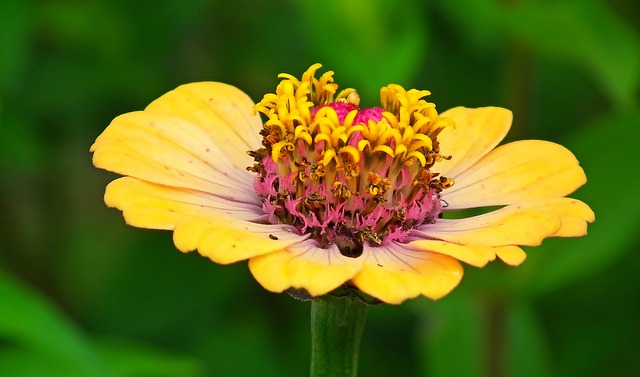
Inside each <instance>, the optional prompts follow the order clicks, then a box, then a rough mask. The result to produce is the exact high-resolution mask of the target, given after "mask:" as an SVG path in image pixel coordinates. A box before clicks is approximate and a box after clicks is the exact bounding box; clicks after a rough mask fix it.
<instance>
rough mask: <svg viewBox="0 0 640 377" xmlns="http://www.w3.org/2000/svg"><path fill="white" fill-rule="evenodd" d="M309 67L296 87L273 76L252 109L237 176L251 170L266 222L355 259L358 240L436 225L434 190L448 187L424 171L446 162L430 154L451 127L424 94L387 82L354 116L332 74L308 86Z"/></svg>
mask: <svg viewBox="0 0 640 377" xmlns="http://www.w3.org/2000/svg"><path fill="white" fill-rule="evenodd" d="M319 68H320V65H319V64H315V65H313V66H311V67H310V68H309V70H307V72H305V73H304V74H303V75H302V78H301V79H300V80H298V79H297V78H295V77H293V76H291V75H288V74H282V75H280V77H281V78H282V79H283V80H282V81H281V82H280V84H279V85H278V86H277V88H276V93H275V94H273V93H270V94H267V95H265V96H264V98H263V99H262V101H260V102H259V103H258V104H256V105H255V107H254V111H255V112H260V113H262V114H264V116H266V118H267V120H266V121H265V123H264V127H263V129H262V130H261V131H260V135H261V136H262V138H263V140H262V147H261V148H259V149H257V150H255V151H249V152H248V153H249V155H250V156H251V157H253V159H254V161H255V163H254V165H253V166H250V167H247V170H249V171H251V172H254V173H256V183H255V185H254V186H255V187H256V193H257V195H258V196H260V197H261V198H262V199H263V201H264V203H265V211H266V212H267V213H269V214H270V220H269V221H271V222H277V223H282V224H287V225H292V226H293V227H294V228H295V229H297V230H298V232H300V233H308V234H310V235H311V237H312V238H313V239H315V240H316V241H317V242H318V244H319V246H321V247H326V246H328V245H329V244H335V245H337V246H338V248H339V250H340V251H341V253H342V254H343V255H345V256H349V257H354V258H356V257H358V256H360V255H361V254H362V251H363V245H364V244H365V243H366V244H368V245H369V246H371V247H376V246H380V245H384V244H385V243H389V242H394V241H402V240H403V239H404V238H406V237H407V235H408V232H409V231H410V230H411V228H412V227H414V226H417V225H420V224H424V223H430V222H433V221H436V220H437V218H438V215H439V213H440V211H441V205H440V192H441V191H442V190H445V189H447V188H449V187H451V186H452V185H453V180H452V179H450V178H446V177H442V176H440V175H439V174H438V173H437V172H436V171H433V170H432V168H433V167H434V165H436V164H437V162H439V161H442V160H443V159H449V158H451V156H446V155H441V154H440V149H439V144H438V141H437V136H438V134H439V133H440V131H441V130H442V129H443V128H446V127H451V126H453V122H452V121H451V120H449V119H446V118H441V117H440V116H439V115H438V113H437V111H436V110H435V105H433V104H432V103H429V102H426V101H425V100H424V99H423V97H425V96H427V95H429V94H430V93H429V92H428V91H425V90H422V91H421V90H415V89H412V90H409V91H405V90H404V89H403V88H402V87H401V86H399V85H393V84H392V85H388V86H386V87H384V88H382V89H381V91H380V92H381V107H373V108H365V109H360V108H359V107H358V106H359V104H360V97H359V95H358V93H357V92H356V91H355V90H353V89H345V90H342V91H340V92H339V93H338V94H337V95H336V93H337V90H338V85H337V84H335V83H334V82H333V72H330V71H329V72H326V73H324V74H323V75H322V76H321V77H320V78H319V79H317V78H316V77H315V74H316V71H317V70H318V69H319Z"/></svg>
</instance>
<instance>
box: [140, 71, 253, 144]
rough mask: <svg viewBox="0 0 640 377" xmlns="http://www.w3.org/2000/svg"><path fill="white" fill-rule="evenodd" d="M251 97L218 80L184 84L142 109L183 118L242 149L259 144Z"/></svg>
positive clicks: (224, 142)
mask: <svg viewBox="0 0 640 377" xmlns="http://www.w3.org/2000/svg"><path fill="white" fill-rule="evenodd" d="M253 105H254V103H253V101H252V100H251V98H249V96H247V95H246V94H245V93H244V92H242V91H241V90H239V89H238V88H236V87H234V86H231V85H228V84H224V83H219V82H195V83H190V84H185V85H181V86H179V87H177V88H176V89H174V90H172V91H170V92H168V93H166V94H165V95H163V96H162V97H160V98H158V99H157V100H155V101H153V102H152V103H151V104H150V105H149V106H147V108H146V109H145V111H150V112H158V113H163V114H168V115H172V116H175V117H177V118H180V119H184V120H185V121H187V122H190V123H193V124H196V125H198V126H199V127H201V128H202V129H203V130H205V131H206V132H207V133H208V134H209V135H211V136H212V138H214V139H215V140H216V141H217V142H218V144H219V145H220V146H221V147H223V148H226V147H228V148H229V149H238V148H239V149H240V150H241V152H242V153H244V152H246V151H247V150H249V149H256V148H258V147H260V141H261V138H260V135H259V132H260V129H262V120H261V119H260V116H259V115H257V114H253Z"/></svg>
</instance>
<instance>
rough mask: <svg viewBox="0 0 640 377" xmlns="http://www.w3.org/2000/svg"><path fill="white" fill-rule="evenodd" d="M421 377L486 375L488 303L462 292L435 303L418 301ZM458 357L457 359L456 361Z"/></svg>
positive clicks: (478, 376)
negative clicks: (486, 304)
mask: <svg viewBox="0 0 640 377" xmlns="http://www.w3.org/2000/svg"><path fill="white" fill-rule="evenodd" d="M412 304H414V305H416V309H417V310H416V311H417V313H418V315H419V317H420V319H421V321H420V322H421V323H420V326H419V327H418V330H417V335H418V339H417V341H418V355H419V356H418V363H419V368H420V375H421V376H429V377H448V376H466V377H482V376H484V375H485V373H484V372H485V371H486V369H487V368H486V365H485V360H484V359H485V356H486V354H485V351H484V349H485V348H486V347H485V345H486V343H487V340H486V339H487V326H486V320H487V318H486V315H485V310H484V303H483V302H481V301H480V300H479V299H478V297H477V296H476V297H472V296H469V295H465V294H463V293H462V292H461V291H458V292H457V293H456V294H452V295H449V296H447V297H445V298H444V299H442V300H441V301H438V302H437V303H432V302H430V301H427V300H415V302H414V303H412ZM452 355H455V359H453V358H452Z"/></svg>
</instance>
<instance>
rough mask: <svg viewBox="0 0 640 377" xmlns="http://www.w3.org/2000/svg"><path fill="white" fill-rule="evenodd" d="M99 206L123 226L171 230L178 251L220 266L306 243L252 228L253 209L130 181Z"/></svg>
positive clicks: (272, 228) (278, 231) (271, 228)
mask: <svg viewBox="0 0 640 377" xmlns="http://www.w3.org/2000/svg"><path fill="white" fill-rule="evenodd" d="M105 202H106V203H107V205H109V206H110V207H115V208H118V209H120V210H121V211H122V212H123V215H124V218H125V220H126V222H127V224H129V225H132V226H136V227H141V228H150V229H165V230H173V231H174V233H173V239H174V243H175V245H176V247H177V248H178V249H179V250H181V251H183V252H188V251H193V250H196V249H198V252H199V253H200V254H202V255H204V256H206V257H208V258H210V259H211V260H213V261H214V262H217V263H222V264H227V263H233V262H236V261H240V260H244V259H248V258H250V257H253V256H255V255H260V254H265V253H271V252H274V251H278V250H282V249H285V248H287V247H289V246H291V245H294V244H296V243H299V242H301V241H303V240H305V239H306V236H299V235H297V234H295V233H294V232H293V230H292V229H290V228H286V227H283V226H282V225H271V224H258V223H255V222H253V221H252V220H257V219H259V218H261V217H262V216H263V213H262V212H261V210H260V207H259V206H258V205H255V204H248V203H237V202H233V201H230V200H227V199H224V198H220V197H217V196H214V195H212V194H209V193H203V192H199V191H194V190H187V189H178V188H175V187H170V186H161V185H157V184H154V183H149V182H145V181H141V180H138V179H135V178H131V177H124V178H120V179H117V180H115V181H113V182H111V183H110V184H109V186H107V191H106V193H105Z"/></svg>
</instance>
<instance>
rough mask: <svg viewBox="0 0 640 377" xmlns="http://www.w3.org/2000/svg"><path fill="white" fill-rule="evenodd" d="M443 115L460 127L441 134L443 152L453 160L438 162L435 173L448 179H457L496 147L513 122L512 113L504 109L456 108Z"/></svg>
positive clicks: (446, 130)
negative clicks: (457, 176) (456, 177)
mask: <svg viewBox="0 0 640 377" xmlns="http://www.w3.org/2000/svg"><path fill="white" fill-rule="evenodd" d="M440 116H441V117H448V118H451V119H453V120H454V122H455V124H456V126H455V127H446V128H445V129H443V130H442V131H441V132H440V134H439V135H438V142H439V143H440V153H442V154H443V155H450V156H451V160H448V161H447V160H444V161H441V162H438V163H437V164H436V165H435V166H434V167H433V170H434V171H437V172H439V173H440V174H441V175H443V176H445V177H455V176H456V175H458V174H459V173H461V172H463V171H464V170H465V169H467V168H468V167H469V166H471V165H473V164H474V163H475V162H476V161H478V160H479V159H480V158H482V156H484V155H485V154H487V153H489V151H491V150H492V149H493V148H495V147H496V145H498V143H500V141H502V139H504V137H505V135H506V134H507V132H508V131H509V128H511V121H512V120H513V115H512V114H511V111H509V110H507V109H503V108H500V107H482V108H477V109H469V108H466V107H456V108H453V109H450V110H447V111H445V112H444V113H442V114H440Z"/></svg>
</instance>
